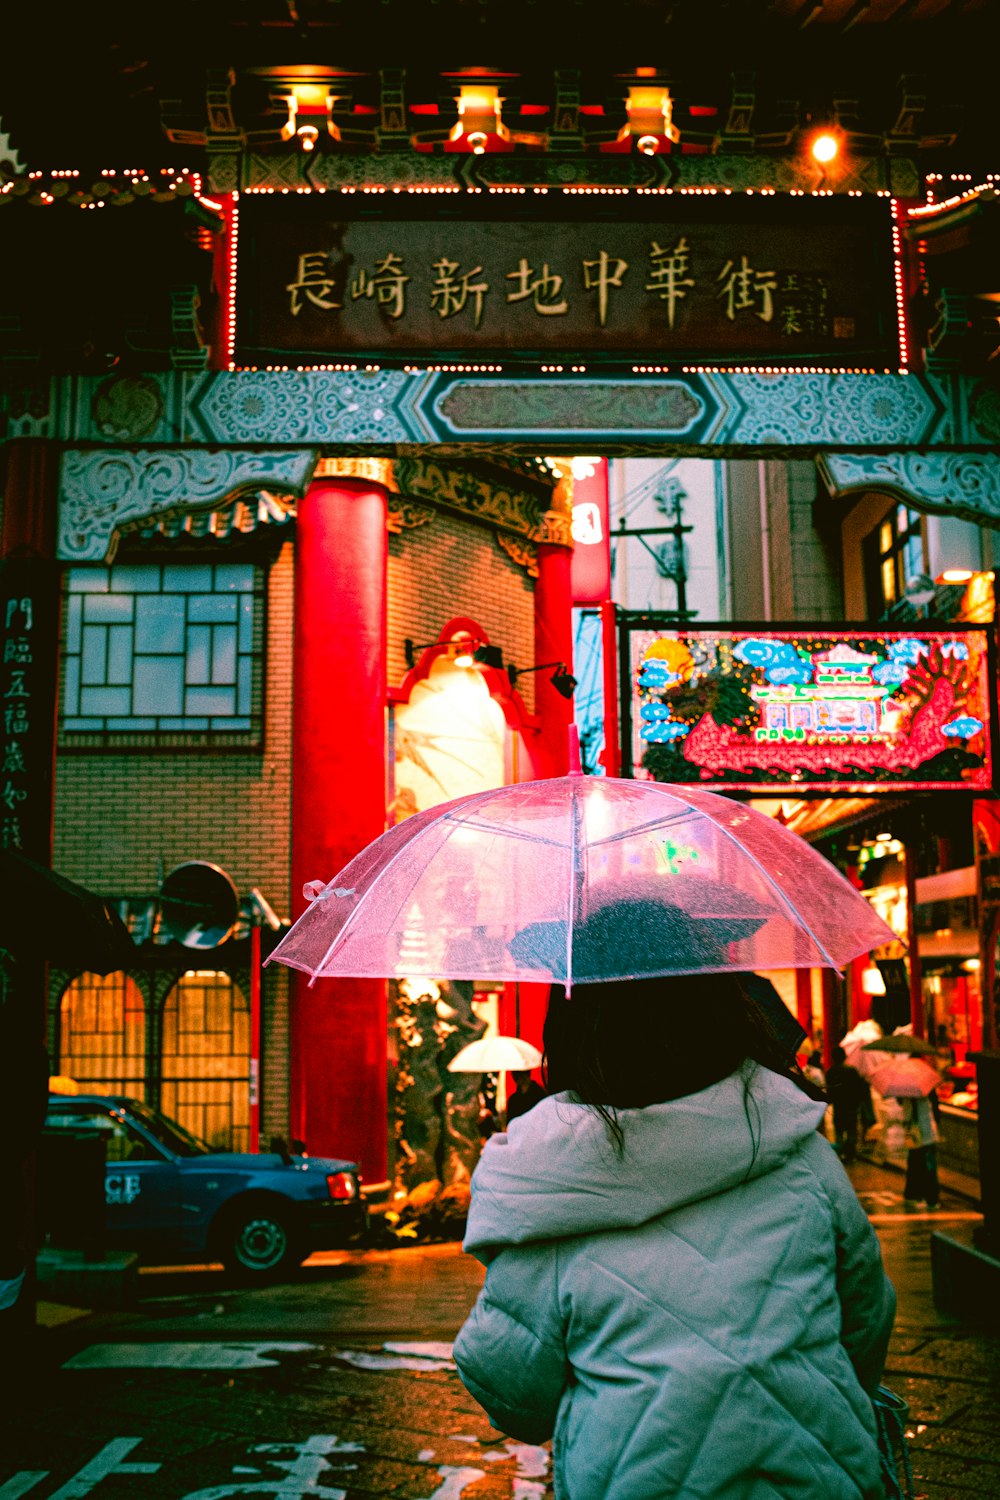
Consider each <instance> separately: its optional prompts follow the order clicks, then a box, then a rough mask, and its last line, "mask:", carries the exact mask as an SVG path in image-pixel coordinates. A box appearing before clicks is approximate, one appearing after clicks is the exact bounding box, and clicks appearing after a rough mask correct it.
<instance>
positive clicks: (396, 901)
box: [271, 775, 892, 984]
mask: <svg viewBox="0 0 1000 1500" xmlns="http://www.w3.org/2000/svg"><path fill="white" fill-rule="evenodd" d="M891 939H892V934H891V932H890V930H889V928H888V927H886V926H885V924H884V923H883V922H882V921H880V919H879V918H878V917H877V916H876V915H875V913H874V912H873V911H872V909H871V907H870V906H869V905H868V903H867V902H866V901H865V900H864V898H863V897H861V896H859V895H858V893H857V892H856V891H855V890H854V889H853V888H852V887H851V886H850V885H849V884H848V883H847V882H846V881H845V880H844V879H843V877H842V876H841V875H840V874H839V873H838V872H837V871H836V870H835V869H834V868H833V866H832V865H830V864H829V863H828V862H827V861H826V860H825V859H824V858H823V857H822V855H820V854H818V853H816V851H815V850H814V849H812V848H810V846H809V845H808V844H805V843H803V841H802V840H801V839H799V838H797V837H796V836H795V835H794V834H791V833H789V832H788V831H787V830H786V829H784V828H783V827H781V825H780V824H778V823H776V822H774V821H773V820H772V819H770V818H767V817H764V816H763V815H762V814H760V813H757V812H754V811H753V810H752V809H750V808H747V807H745V806H743V805H742V804H740V803H736V802H731V801H729V800H728V799H727V798H725V797H719V796H715V795H713V794H711V793H708V792H699V791H692V790H690V789H688V788H680V787H668V786H664V785H661V784H658V783H655V782H640V781H618V780H609V779H605V778H601V779H598V778H589V777H583V776H574V775H570V776H565V777H554V778H552V779H551V780H547V781H536V782H527V783H524V784H521V785H518V786H509V787H501V788H499V789H497V790H493V791H487V792H480V793H476V794H474V795H472V796H470V797H462V798H459V799H457V800H456V801H454V802H451V803H445V804H443V805H441V806H439V807H435V808H431V809H428V810H427V811H426V812H422V813H418V814H416V815H415V816H414V817H412V818H409V819H408V820H407V821H406V822H405V823H402V824H400V825H398V826H397V827H396V828H393V829H390V831H389V832H388V833H386V834H383V835H382V837H381V838H380V839H377V840H376V841H375V842H374V843H373V844H370V845H369V846H368V847H367V848H366V849H364V850H363V851H362V852H361V853H360V854H359V855H358V856H357V858H356V859H354V860H352V862H351V863H350V864H349V865H347V866H346V867H345V869H344V870H342V871H341V872H340V874H339V875H337V876H336V877H335V878H334V879H333V880H332V881H330V883H329V884H328V885H327V886H326V887H324V888H323V890H322V891H321V892H320V894H319V896H318V897H317V898H316V899H315V900H314V901H313V903H312V905H311V906H310V907H309V908H308V910H307V911H306V912H305V913H304V914H303V916H301V917H300V918H299V920H298V921H297V922H296V924H295V926H294V927H293V928H292V929H291V931H290V932H289V933H288V934H287V936H286V937H285V938H284V939H283V941H282V942H281V943H280V944H279V945H278V947H277V948H276V949H275V951H274V953H273V954H272V955H271V957H272V959H274V958H276V959H278V960H280V961H281V962H282V963H286V964H289V965H291V966H292V967H294V968H299V969H303V970H305V971H306V972H308V973H310V974H311V975H313V976H314V977H318V976H320V975H344V976H347V975H350V976H365V975H370V976H390V977H391V976H395V975H399V976H403V975H412V974H433V975H437V976H441V977H448V978H452V979H485V978H489V979H493V980H499V981H523V982H530V981H539V982H553V981H555V982H559V983H563V984H571V983H576V984H583V983H595V982H597V983H599V982H601V981H606V980H609V979H616V978H639V977H645V976H654V975H665V974H697V973H705V972H710V971H715V970H721V969H736V970H752V969H778V968H812V967H815V966H823V967H834V968H839V967H841V966H842V965H843V964H845V963H846V962H847V961H848V960H849V959H851V958H853V957H855V956H856V955H858V954H859V953H864V952H867V951H868V950H869V949H871V948H873V947H876V946H879V945H881V944H883V943H885V942H888V941H890V940H891Z"/></svg>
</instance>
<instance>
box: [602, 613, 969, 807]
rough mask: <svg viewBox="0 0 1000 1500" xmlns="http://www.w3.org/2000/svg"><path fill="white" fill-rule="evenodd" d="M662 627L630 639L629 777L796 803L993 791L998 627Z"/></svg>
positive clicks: (637, 627)
mask: <svg viewBox="0 0 1000 1500" xmlns="http://www.w3.org/2000/svg"><path fill="white" fill-rule="evenodd" d="M652 623H653V622H652V620H651V618H650V617H648V616H647V617H644V618H643V622H642V623H638V622H636V623H633V624H629V625H627V626H626V627H625V631H624V639H625V648H624V650H625V660H624V661H623V667H624V668H625V669H626V670H627V674H628V681H629V683H630V691H629V693H628V695H627V697H628V701H627V703H626V705H625V707H626V710H627V712H628V713H629V716H630V719H631V724H630V733H629V734H628V735H626V736H625V738H626V741H627V742H630V748H631V757H632V764H631V768H626V774H632V775H633V776H636V777H638V778H640V779H643V780H655V781H674V782H698V783H699V784H700V785H702V786H704V787H706V788H733V789H738V788H745V789H754V790H759V789H760V788H761V787H764V786H766V787H767V788H768V789H769V790H782V789H786V790H788V791H790V792H795V793H801V792H806V791H826V792H834V791H838V790H839V791H846V790H851V791H859V790H872V791H904V790H905V791H913V790H931V789H933V790H936V791H941V790H948V789H954V790H964V791H969V790H981V789H986V788H989V787H991V786H992V784H993V747H992V733H993V731H992V724H991V717H990V703H991V701H992V697H991V691H990V685H991V679H992V662H991V658H990V653H989V646H988V636H987V632H986V631H985V630H976V629H964V630H963V629H952V630H947V631H923V632H919V633H918V632H906V633H902V632H892V631H877V630H872V631H864V630H859V631H850V632H847V633H845V632H844V631H837V632H834V631H823V630H804V629H803V628H802V627H801V626H800V627H799V628H798V629H794V630H793V629H789V630H771V629H766V630H754V629H747V630H743V631H729V630H726V629H724V628H700V629H698V630H691V629H677V628H674V629H669V628H668V629H657V628H646V627H648V626H649V625H651V624H652ZM624 675H625V674H624V672H623V676H624Z"/></svg>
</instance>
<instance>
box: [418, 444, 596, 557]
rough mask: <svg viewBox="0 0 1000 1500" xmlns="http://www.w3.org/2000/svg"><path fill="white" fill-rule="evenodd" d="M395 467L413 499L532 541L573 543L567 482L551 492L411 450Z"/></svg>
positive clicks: (565, 544)
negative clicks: (454, 465) (453, 464)
mask: <svg viewBox="0 0 1000 1500" xmlns="http://www.w3.org/2000/svg"><path fill="white" fill-rule="evenodd" d="M392 467H393V475H394V479H395V487H396V489H397V490H398V492H399V493H400V494H401V495H405V496H407V497H408V498H410V499H413V500H418V501H421V502H423V503H424V504H428V505H432V506H435V507H437V508H438V509H441V510H446V511H451V512H453V513H457V514H459V515H462V516H464V517H466V518H468V519H470V520H474V521H477V522H480V523H481V524H483V525H488V526H492V527H493V528H494V529H495V530H497V531H498V532H500V531H503V532H509V533H511V534H512V535H514V536H518V537H523V538H525V539H526V540H527V541H530V542H555V543H558V544H559V545H562V546H572V538H571V536H570V511H571V502H569V503H567V501H566V499H565V494H566V491H565V486H564V485H557V486H554V487H553V488H552V489H551V490H550V491H549V493H548V495H547V496H546V494H545V490H544V489H543V488H542V487H541V486H539V485H534V484H533V485H531V487H530V488H529V487H528V486H527V484H526V483H525V482H523V481H522V482H521V483H514V482H507V483H504V482H503V481H502V480H501V479H500V478H494V477H492V476H487V475H485V474H483V473H477V472H476V470H475V469H474V468H473V467H471V466H466V467H462V468H459V467H455V468H451V467H450V466H449V465H447V464H445V463H443V462H442V461H441V460H440V459H438V458H437V456H436V455H435V456H426V457H424V456H419V457H418V456H415V455H407V456H406V457H404V458H397V459H395V460H394V462H393V466H392ZM557 497H558V498H557Z"/></svg>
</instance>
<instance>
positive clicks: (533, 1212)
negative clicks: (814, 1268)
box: [465, 1066, 826, 1263]
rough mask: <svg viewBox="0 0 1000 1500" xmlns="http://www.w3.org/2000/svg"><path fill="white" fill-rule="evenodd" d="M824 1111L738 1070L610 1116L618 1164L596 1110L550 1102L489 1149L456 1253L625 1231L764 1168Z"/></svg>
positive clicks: (560, 1099)
mask: <svg viewBox="0 0 1000 1500" xmlns="http://www.w3.org/2000/svg"><path fill="white" fill-rule="evenodd" d="M825 1108H826V1106H825V1105H824V1104H822V1103H819V1102H817V1101H815V1100H813V1099H809V1098H808V1097H807V1096H806V1095H805V1094H804V1093H803V1092H802V1091H801V1089H799V1088H798V1087H796V1085H795V1084H794V1083H793V1082H792V1081H791V1080H790V1079H787V1078H782V1077H780V1076H779V1075H778V1074H777V1073H771V1072H769V1071H768V1069H766V1068H762V1067H757V1066H753V1067H751V1068H750V1069H748V1070H747V1069H740V1070H739V1071H737V1072H736V1073H733V1074H732V1075H731V1076H730V1077H729V1078H724V1079H722V1080H721V1081H720V1082H719V1083H714V1084H712V1085H711V1087H709V1088H707V1089H702V1090H701V1091H700V1092H699V1093H697V1094H687V1095H685V1096H684V1097H683V1098H681V1099H671V1100H668V1101H667V1102H666V1103H664V1104H651V1105H648V1106H647V1107H646V1108H645V1109H623V1110H619V1111H618V1119H619V1122H620V1124H621V1127H622V1131H623V1133H624V1137H625V1151H624V1156H622V1157H619V1156H618V1155H617V1153H616V1151H615V1149H614V1146H613V1143H612V1140H611V1137H610V1135H609V1133H608V1129H607V1126H606V1125H605V1122H604V1121H603V1120H602V1119H601V1117H600V1115H598V1114H597V1112H596V1111H595V1110H593V1109H591V1108H590V1107H589V1106H588V1105H586V1104H581V1103H579V1102H578V1101H576V1100H575V1099H574V1098H573V1096H572V1095H570V1094H555V1095H553V1096H552V1097H551V1098H548V1099H543V1100H542V1101H541V1103H539V1104H536V1105H535V1107H534V1109H532V1110H530V1111H529V1112H528V1113H527V1114H526V1115H522V1116H520V1118H518V1119H516V1120H514V1121H512V1122H511V1126H510V1129H509V1131H508V1132H507V1133H506V1134H505V1135H495V1136H493V1137H492V1138H491V1139H490V1140H489V1141H487V1143H486V1146H485V1147H484V1149H483V1154H482V1157H481V1158H480V1161H479V1165H478V1166H477V1167H476V1170H475V1172H474V1174H473V1178H472V1205H471V1208H470V1211H469V1221H468V1230H467V1233H466V1238H465V1249H466V1250H467V1251H469V1252H470V1253H471V1254H472V1255H475V1256H476V1257H477V1258H478V1259H479V1260H482V1261H483V1262H484V1263H485V1262H488V1261H489V1260H491V1259H492V1258H493V1256H494V1255H495V1254H496V1253H497V1252H498V1251H499V1250H500V1249H502V1247H503V1246H504V1245H516V1244H524V1243H526V1242H528V1241H530V1240H543V1239H562V1238H566V1237H568V1236H570V1235H576V1234H589V1233H594V1232H599V1231H601V1230H609V1229H626V1228H635V1227H636V1226H637V1225H639V1224H645V1223H647V1222H648V1221H649V1220H650V1219H656V1218H659V1216H660V1215H661V1214H664V1213H666V1212H668V1210H670V1209H674V1208H681V1207H683V1206H684V1205H685V1204H688V1203H694V1202H697V1201H698V1200H699V1199H701V1198H710V1197H712V1196H714V1194H716V1193H721V1192H725V1191H726V1189H728V1188H732V1187H736V1186H737V1184H738V1183H741V1182H743V1181H745V1180H746V1179H747V1178H749V1177H760V1176H763V1175H764V1173H766V1172H770V1171H773V1170H774V1168H775V1167H777V1166H779V1165H780V1164H781V1163H782V1162H783V1161H785V1160H786V1159H787V1157H788V1156H790V1155H791V1153H792V1152H793V1151H794V1150H795V1149H796V1147H797V1146H798V1144H799V1142H800V1141H802V1140H804V1139H806V1138H807V1137H808V1136H809V1135H810V1134H811V1132H813V1131H814V1130H815V1129H816V1127H817V1126H818V1124H819V1122H820V1120H821V1119H822V1118H823V1114H824V1111H825ZM755 1139H756V1141H757V1154H756V1157H754V1149H753V1148H754V1140H755Z"/></svg>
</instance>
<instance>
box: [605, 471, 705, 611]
mask: <svg viewBox="0 0 1000 1500" xmlns="http://www.w3.org/2000/svg"><path fill="white" fill-rule="evenodd" d="M656 498H657V500H658V501H659V503H660V508H661V509H662V510H663V511H664V512H665V513H666V514H667V515H669V516H672V517H673V524H672V525H670V526H632V527H630V526H629V525H628V524H627V522H626V519H625V517H624V516H622V517H621V519H620V520H619V522H618V531H617V533H616V534H617V535H618V536H619V537H629V536H635V537H638V538H639V541H640V542H641V543H642V545H643V546H644V547H645V549H646V551H647V552H648V553H649V555H650V557H651V558H652V559H653V561H654V562H655V563H656V568H657V572H658V573H659V574H660V577H661V578H669V579H670V581H671V583H673V585H674V587H675V588H676V590H677V608H676V609H668V610H662V611H658V613H662V614H663V615H665V616H669V618H670V619H672V620H676V621H677V623H678V624H679V625H684V624H686V623H687V621H688V620H693V619H694V617H695V615H696V614H697V610H690V609H688V607H687V569H686V567H685V566H684V537H685V535H686V534H687V532H689V531H693V530H694V527H693V526H686V525H685V524H684V493H683V491H682V490H680V489H677V490H675V491H674V493H673V495H672V496H671V497H670V499H669V501H668V499H667V497H666V496H665V495H657V497H656ZM668 507H669V508H668ZM648 536H672V537H673V539H674V545H673V557H672V558H671V560H670V561H669V562H667V561H666V559H665V558H664V555H663V553H664V550H665V549H664V548H662V547H661V548H657V547H652V546H650V544H649V542H647V541H646V538H647V537H648Z"/></svg>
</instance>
